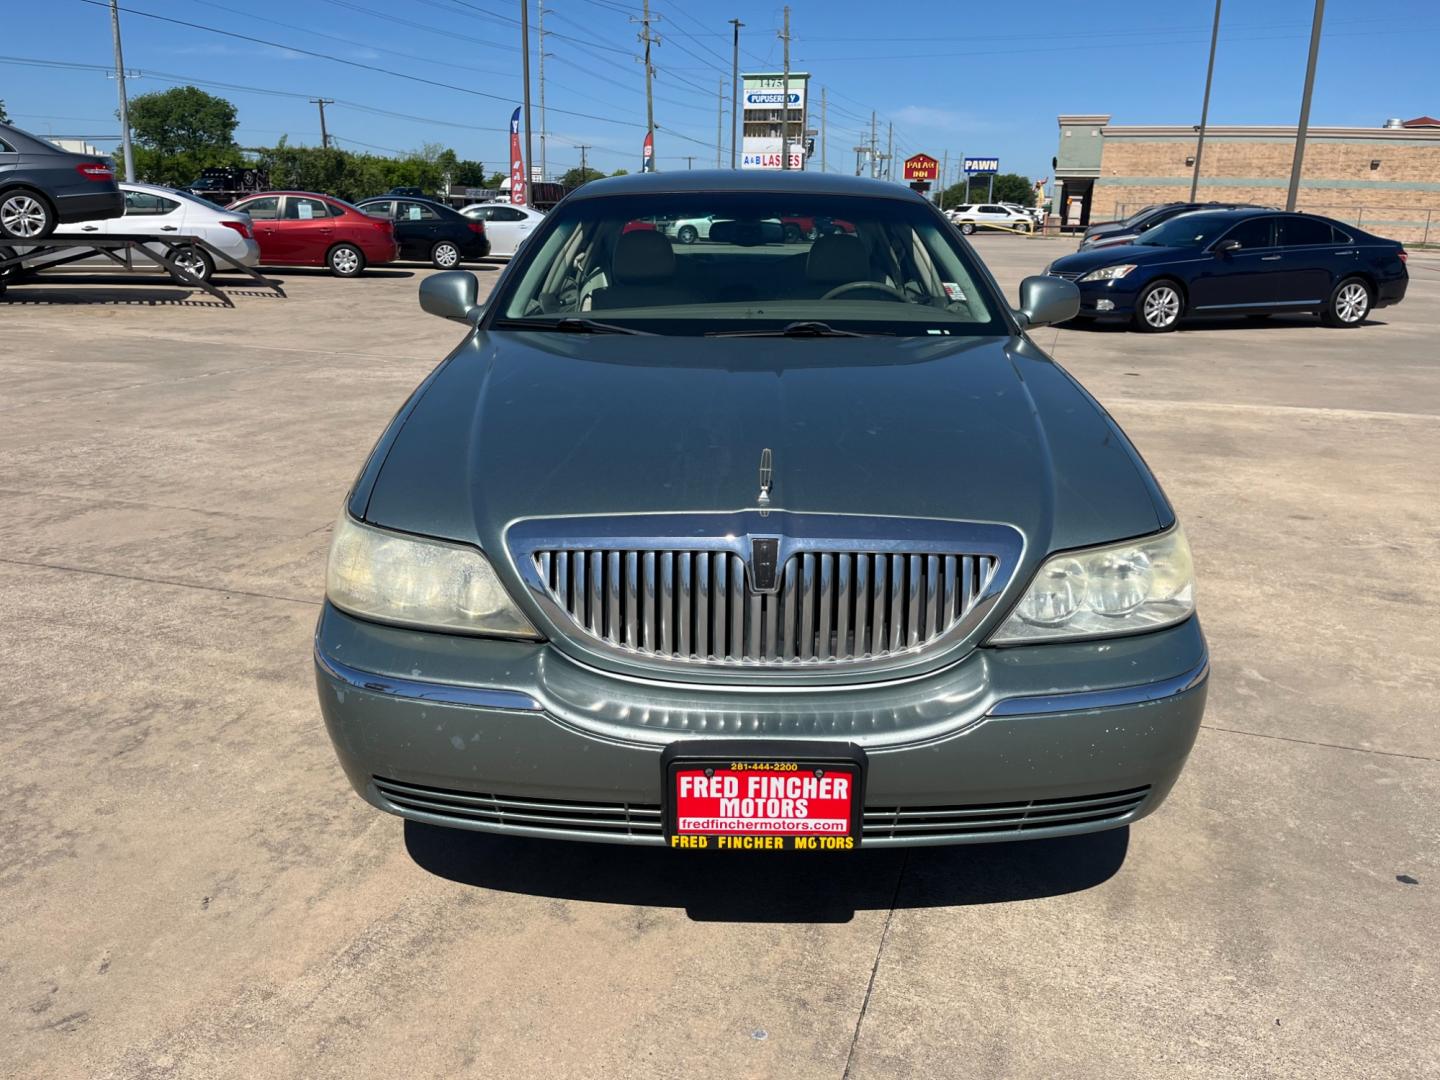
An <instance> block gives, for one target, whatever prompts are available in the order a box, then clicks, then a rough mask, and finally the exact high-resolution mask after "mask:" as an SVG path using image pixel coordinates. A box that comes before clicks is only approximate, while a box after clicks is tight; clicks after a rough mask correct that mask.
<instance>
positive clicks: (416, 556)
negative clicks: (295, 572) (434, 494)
mask: <svg viewBox="0 0 1440 1080" xmlns="http://www.w3.org/2000/svg"><path fill="white" fill-rule="evenodd" d="M325 595H326V597H328V598H329V600H330V602H331V603H332V604H334V605H335V606H336V607H338V608H340V609H341V610H342V611H348V612H350V614H352V615H359V616H361V617H362V618H367V619H376V620H378V621H380V622H389V623H400V624H401V625H403V626H419V627H424V628H426V629H430V630H448V631H451V632H459V633H464V634H492V635H495V636H498V637H529V638H533V637H539V636H540V635H539V634H537V633H536V632H535V628H534V627H532V626H531V625H530V622H529V620H527V619H526V618H525V616H524V615H523V614H521V612H520V610H519V608H517V607H516V606H515V602H514V601H513V600H511V599H510V594H509V593H507V592H506V591H505V586H504V585H502V584H501V583H500V579H499V578H497V577H496V576H495V571H494V570H493V569H492V568H491V566H490V564H489V562H487V561H486V559H485V556H483V555H481V554H480V552H478V551H476V550H475V549H474V548H472V547H466V546H464V545H462V544H446V543H442V542H441V541H438V540H425V539H422V538H421V537H418V536H406V535H404V534H403V533H394V532H387V531H386V530H384V529H375V528H372V527H370V526H368V525H361V524H359V523H358V522H355V521H352V520H351V519H350V516H349V515H348V514H344V513H342V514H341V515H340V520H339V521H338V522H336V523H335V538H334V540H332V541H331V543H330V562H329V565H328V566H327V568H326V572H325Z"/></svg>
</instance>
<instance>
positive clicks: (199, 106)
mask: <svg viewBox="0 0 1440 1080" xmlns="http://www.w3.org/2000/svg"><path fill="white" fill-rule="evenodd" d="M237 123H238V120H237V118H236V114H235V106H234V105H232V104H231V103H230V102H228V101H226V100H225V99H224V98H222V97H216V96H215V95H214V94H207V93H206V92H205V91H204V90H200V89H197V88H196V87H193V86H177V87H175V88H174V89H172V90H161V91H159V92H157V93H153V94H141V95H140V96H139V97H137V98H132V99H131V101H130V133H131V137H132V139H133V140H134V143H135V148H134V149H135V171H136V174H137V175H139V176H141V177H143V178H145V179H147V180H151V181H154V182H155V183H160V184H169V185H171V186H178V185H183V184H188V183H190V181H192V180H194V179H195V177H196V176H198V175H199V174H200V170H201V169H205V168H209V167H211V166H218V165H236V164H239V162H240V148H239V147H238V146H236V145H235V126H236V124H237Z"/></svg>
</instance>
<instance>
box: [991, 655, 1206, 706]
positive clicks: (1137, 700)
mask: <svg viewBox="0 0 1440 1080" xmlns="http://www.w3.org/2000/svg"><path fill="white" fill-rule="evenodd" d="M1209 675H1210V657H1209V656H1206V657H1205V658H1204V659H1202V660H1201V661H1200V663H1198V664H1196V665H1195V666H1194V667H1193V668H1191V669H1190V670H1189V671H1187V672H1185V673H1184V674H1183V675H1176V676H1175V677H1174V678H1173V679H1163V680H1161V681H1160V682H1153V683H1142V684H1140V685H1139V686H1116V687H1113V688H1111V689H1109V690H1077V691H1074V692H1072V693H1064V694H1036V695H1034V696H1031V697H1009V698H1001V699H1000V700H999V701H997V702H995V704H994V705H991V706H990V709H989V711H988V712H986V714H985V715H986V716H987V717H990V716H1037V715H1043V714H1045V713H1063V712H1084V711H1086V710H1089V709H1113V708H1116V707H1118V706H1122V705H1143V704H1145V703H1146V702H1150V701H1160V700H1162V699H1164V698H1168V697H1174V696H1175V695H1176V694H1183V693H1184V692H1185V691H1187V690H1193V689H1194V688H1195V687H1197V686H1199V685H1200V684H1201V683H1203V682H1204V681H1205V680H1206V678H1208V677H1209Z"/></svg>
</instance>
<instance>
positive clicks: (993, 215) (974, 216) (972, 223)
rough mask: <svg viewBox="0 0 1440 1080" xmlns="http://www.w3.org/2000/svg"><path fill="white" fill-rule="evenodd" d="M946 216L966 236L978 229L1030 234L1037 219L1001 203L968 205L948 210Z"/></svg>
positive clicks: (1024, 211)
mask: <svg viewBox="0 0 1440 1080" xmlns="http://www.w3.org/2000/svg"><path fill="white" fill-rule="evenodd" d="M945 216H946V217H948V218H949V219H950V222H951V224H953V225H955V226H956V227H957V228H958V229H959V230H960V231H961V232H962V233H964V234H965V235H967V236H968V235H970V234H971V233H973V232H974V231H975V230H976V229H977V228H998V229H999V230H1002V231H1009V232H1030V231H1031V230H1032V229H1034V228H1035V219H1034V218H1033V217H1032V216H1031V215H1030V212H1029V211H1028V210H1025V209H1022V208H1021V207H1018V206H1002V205H1001V204H999V203H967V204H966V205H964V206H957V207H955V209H953V210H947V211H946V212H945Z"/></svg>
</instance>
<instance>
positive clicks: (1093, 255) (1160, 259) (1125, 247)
mask: <svg viewBox="0 0 1440 1080" xmlns="http://www.w3.org/2000/svg"><path fill="white" fill-rule="evenodd" d="M1194 257H1195V252H1194V250H1191V249H1186V248H1169V247H1152V246H1149V245H1146V244H1111V245H1110V246H1109V247H1101V248H1094V249H1087V250H1085V251H1077V252H1076V253H1075V254H1074V255H1062V256H1061V257H1060V258H1058V259H1056V260H1055V261H1054V262H1052V263H1051V264H1050V270H1051V271H1053V272H1056V273H1059V272H1062V271H1063V272H1065V273H1072V272H1076V271H1078V272H1080V273H1089V272H1090V271H1091V270H1098V269H1099V268H1100V267H1102V266H1118V265H1119V264H1121V263H1134V264H1136V265H1137V266H1148V265H1150V264H1152V263H1166V262H1173V261H1174V260H1175V259H1177V258H1194Z"/></svg>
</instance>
